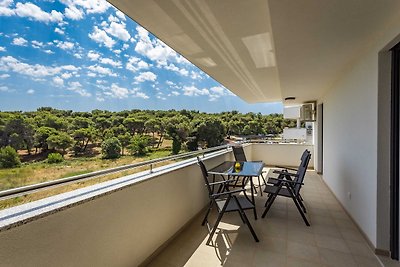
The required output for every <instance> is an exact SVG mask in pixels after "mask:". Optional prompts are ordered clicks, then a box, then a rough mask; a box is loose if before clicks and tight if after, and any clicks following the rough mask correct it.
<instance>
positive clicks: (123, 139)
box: [117, 132, 132, 155]
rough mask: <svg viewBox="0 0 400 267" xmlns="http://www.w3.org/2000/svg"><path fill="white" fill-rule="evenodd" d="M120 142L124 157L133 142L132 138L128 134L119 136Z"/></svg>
mask: <svg viewBox="0 0 400 267" xmlns="http://www.w3.org/2000/svg"><path fill="white" fill-rule="evenodd" d="M117 138H118V140H119V142H120V143H121V149H122V155H124V150H125V148H126V147H128V146H129V145H130V144H131V142H132V136H131V135H130V134H129V133H128V132H126V133H124V134H120V135H118V137H117Z"/></svg>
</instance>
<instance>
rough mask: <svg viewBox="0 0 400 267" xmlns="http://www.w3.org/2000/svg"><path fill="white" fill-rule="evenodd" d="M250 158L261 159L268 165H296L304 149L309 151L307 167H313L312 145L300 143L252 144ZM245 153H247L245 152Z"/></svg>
mask: <svg viewBox="0 0 400 267" xmlns="http://www.w3.org/2000/svg"><path fill="white" fill-rule="evenodd" d="M251 148H252V152H251V160H262V161H263V162H264V163H265V164H266V165H268V166H276V165H278V166H293V167H298V166H299V164H300V157H301V155H302V154H303V152H304V150H306V149H308V150H309V151H310V152H311V157H312V158H311V160H310V163H309V164H308V167H309V168H313V167H314V159H313V157H314V146H312V145H300V144H262V143H260V144H252V146H251ZM246 153H247V151H246ZM246 155H247V154H246Z"/></svg>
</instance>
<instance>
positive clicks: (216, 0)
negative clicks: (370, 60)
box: [109, 0, 400, 104]
mask: <svg viewBox="0 0 400 267" xmlns="http://www.w3.org/2000/svg"><path fill="white" fill-rule="evenodd" d="M109 2H110V3H111V4H113V5H114V6H116V7H117V8H118V9H120V10H121V11H122V12H124V13H125V14H127V15H128V16H129V17H131V18H132V19H133V20H135V21H136V22H138V23H139V24H140V25H142V26H143V27H144V28H146V29H147V30H148V31H150V32H152V33H153V34H154V35H156V36H157V37H158V38H160V39H161V40H162V41H163V42H164V43H166V44H167V45H169V46H170V47H171V48H173V49H174V50H175V51H177V52H178V53H180V54H182V55H183V56H184V57H185V58H187V59H188V60H189V61H191V62H192V63H193V64H195V65H196V66H198V67H199V68H200V69H202V70H203V71H205V72H206V73H208V74H209V75H210V76H211V77H213V78H214V79H215V80H217V81H218V82H220V83H221V84H223V85H224V86H225V87H226V88H228V89H229V90H231V91H232V92H233V93H235V94H236V95H238V96H239V97H241V98H242V99H244V100H245V101H247V102H249V103H255V102H273V101H282V100H283V99H285V98H286V97H289V96H293V97H295V98H296V100H295V101H293V103H302V102H305V101H310V100H316V99H320V98H321V97H322V96H323V94H324V93H325V92H326V91H327V90H329V89H330V88H331V87H332V85H333V84H334V83H335V82H336V81H337V80H338V79H340V77H341V76H343V75H345V74H346V71H347V70H348V69H350V67H351V65H352V64H354V63H355V62H356V61H357V59H358V58H360V57H361V56H363V55H364V54H365V53H366V52H367V49H368V47H370V45H371V44H372V43H373V42H375V41H376V40H378V39H379V36H380V34H382V33H384V31H385V30H387V29H388V26H389V25H390V23H392V22H393V21H396V20H397V19H398V18H399V17H400V1H399V0H298V1H293V0H109ZM393 38H395V36H393ZM284 103H285V102H284ZM291 104H292V102H291Z"/></svg>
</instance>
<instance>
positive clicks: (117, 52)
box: [113, 49, 122, 54]
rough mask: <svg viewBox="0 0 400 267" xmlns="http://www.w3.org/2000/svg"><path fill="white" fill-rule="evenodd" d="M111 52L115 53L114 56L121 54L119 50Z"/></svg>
mask: <svg viewBox="0 0 400 267" xmlns="http://www.w3.org/2000/svg"><path fill="white" fill-rule="evenodd" d="M113 52H114V53H116V54H121V52H122V51H121V50H119V49H116V50H114V51H113Z"/></svg>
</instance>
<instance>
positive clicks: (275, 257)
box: [254, 250, 287, 267]
mask: <svg viewBox="0 0 400 267" xmlns="http://www.w3.org/2000/svg"><path fill="white" fill-rule="evenodd" d="M286 262H287V256H286V255H285V254H280V253H275V252H270V251H260V250H258V251H257V252H256V255H255V257H254V266H255V267H285V266H286Z"/></svg>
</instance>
